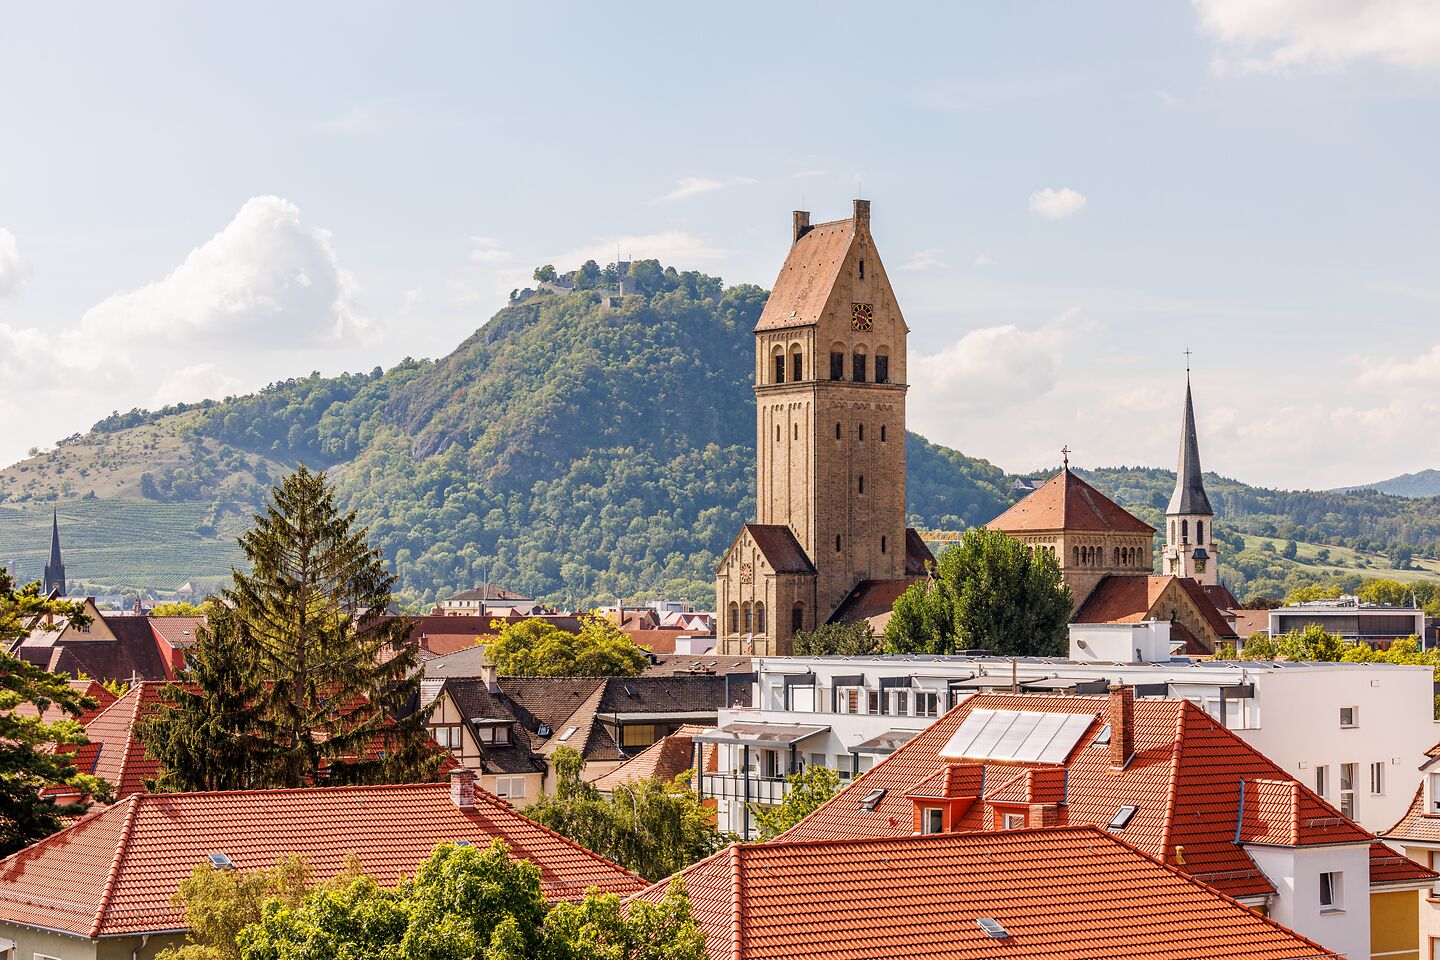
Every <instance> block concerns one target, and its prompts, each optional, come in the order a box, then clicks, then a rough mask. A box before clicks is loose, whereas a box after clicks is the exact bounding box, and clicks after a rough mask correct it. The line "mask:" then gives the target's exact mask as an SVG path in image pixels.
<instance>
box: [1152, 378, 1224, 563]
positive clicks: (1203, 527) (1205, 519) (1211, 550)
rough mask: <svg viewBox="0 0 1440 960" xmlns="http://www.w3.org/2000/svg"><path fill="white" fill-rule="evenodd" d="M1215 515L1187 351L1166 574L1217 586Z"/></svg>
mask: <svg viewBox="0 0 1440 960" xmlns="http://www.w3.org/2000/svg"><path fill="white" fill-rule="evenodd" d="M1214 516H1215V511H1214V510H1213V509H1212V508H1211V506H1210V498H1209V496H1207V495H1206V493H1205V479H1204V477H1203V475H1202V472H1201V470H1200V441H1199V437H1198V436H1197V432H1196V429H1195V402H1194V398H1193V396H1192V395H1191V390H1190V351H1189V350H1188V349H1187V350H1186V351H1185V411H1184V413H1183V414H1181V417H1180V458H1179V463H1178V464H1177V465H1176V468H1175V491H1174V493H1172V494H1171V496H1170V505H1169V506H1168V507H1167V508H1166V510H1165V572H1166V573H1171V574H1174V575H1175V576H1178V577H1193V578H1195V579H1196V580H1198V581H1200V582H1201V583H1204V584H1213V583H1216V582H1218V572H1217V570H1216V565H1217V561H1216V558H1215V547H1214V542H1213V538H1212V530H1211V527H1212V525H1213V524H1212V521H1213V518H1214Z"/></svg>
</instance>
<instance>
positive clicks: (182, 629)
mask: <svg viewBox="0 0 1440 960" xmlns="http://www.w3.org/2000/svg"><path fill="white" fill-rule="evenodd" d="M146 619H147V622H148V623H149V624H150V629H151V630H154V631H155V635H156V636H158V637H159V638H160V639H161V640H164V641H165V642H166V643H168V644H170V646H172V647H175V648H177V649H182V650H183V649H184V648H186V647H189V646H191V645H193V644H194V643H195V635H196V632H197V631H198V630H199V629H200V628H201V627H202V626H204V625H205V618H204V617H147V618H146Z"/></svg>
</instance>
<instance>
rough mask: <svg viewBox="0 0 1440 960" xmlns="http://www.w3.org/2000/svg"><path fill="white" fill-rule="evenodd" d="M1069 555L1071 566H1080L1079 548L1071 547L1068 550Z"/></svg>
mask: <svg viewBox="0 0 1440 960" xmlns="http://www.w3.org/2000/svg"><path fill="white" fill-rule="evenodd" d="M1070 553H1071V554H1072V556H1071V560H1072V561H1073V563H1072V564H1071V565H1072V566H1076V567H1078V566H1080V548H1079V547H1071V548H1070Z"/></svg>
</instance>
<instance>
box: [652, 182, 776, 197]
mask: <svg viewBox="0 0 1440 960" xmlns="http://www.w3.org/2000/svg"><path fill="white" fill-rule="evenodd" d="M754 182H755V181H754V180H753V179H751V178H750V177H731V178H730V179H728V180H715V179H712V178H710V177H681V178H680V179H679V180H677V181H675V189H673V190H671V191H670V192H669V193H667V194H665V195H664V196H661V197H656V198H655V199H654V200H651V201H650V202H651V203H670V202H672V201H674V200H684V199H686V198H687V197H698V196H699V195H700V194H702V193H714V192H715V191H716V190H724V189H725V188H726V187H740V186H745V185H747V184H751V183H754Z"/></svg>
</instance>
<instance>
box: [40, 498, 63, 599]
mask: <svg viewBox="0 0 1440 960" xmlns="http://www.w3.org/2000/svg"><path fill="white" fill-rule="evenodd" d="M43 586H44V588H45V592H46V593H47V594H48V593H49V592H50V591H51V589H52V588H53V589H58V590H59V591H60V596H62V597H63V596H65V564H64V562H63V561H61V559H60V513H59V511H58V510H56V511H54V512H52V513H51V515H50V562H49V563H47V564H45V580H44V583H43Z"/></svg>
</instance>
